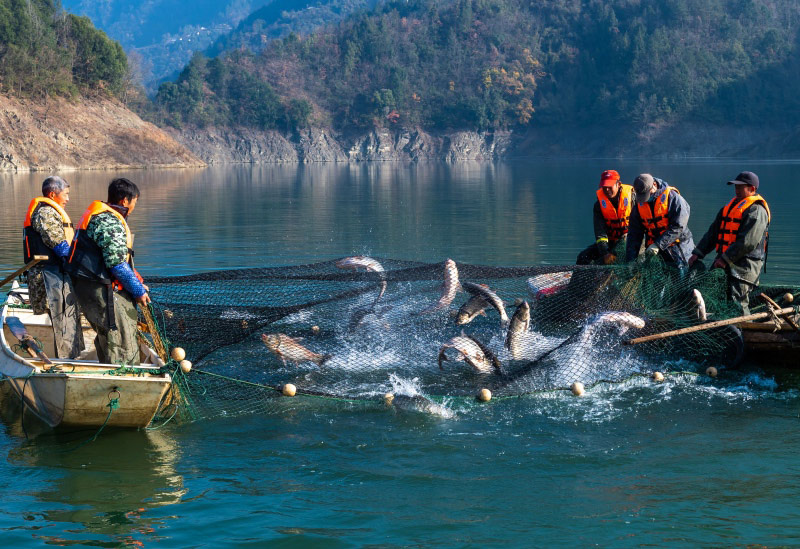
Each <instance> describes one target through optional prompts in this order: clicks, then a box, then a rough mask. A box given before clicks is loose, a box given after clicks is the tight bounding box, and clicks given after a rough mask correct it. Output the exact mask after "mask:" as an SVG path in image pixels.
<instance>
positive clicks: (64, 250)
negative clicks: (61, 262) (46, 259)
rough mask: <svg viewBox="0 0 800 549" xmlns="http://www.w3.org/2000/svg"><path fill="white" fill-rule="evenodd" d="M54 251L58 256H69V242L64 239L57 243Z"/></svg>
mask: <svg viewBox="0 0 800 549" xmlns="http://www.w3.org/2000/svg"><path fill="white" fill-rule="evenodd" d="M53 251H54V252H55V253H56V255H57V256H58V257H67V256H68V255H69V244H68V243H67V241H66V240H62V241H61V242H59V243H58V244H56V246H55V248H53Z"/></svg>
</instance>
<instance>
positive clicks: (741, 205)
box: [717, 194, 772, 259]
mask: <svg viewBox="0 0 800 549" xmlns="http://www.w3.org/2000/svg"><path fill="white" fill-rule="evenodd" d="M753 204H761V205H762V206H764V209H765V210H767V224H769V221H770V220H771V219H772V214H771V213H770V211H769V206H768V205H767V201H766V200H764V197H762V196H761V195H760V194H754V195H753V196H748V197H747V198H738V197H733V200H731V201H730V202H728V204H727V205H726V206H725V207H723V208H722V222H721V223H720V224H719V228H718V229H717V253H720V254H722V253H725V251H726V250H727V249H728V248H729V247H730V245H731V244H733V243H734V242H736V236H737V235H738V233H739V227H740V226H741V224H742V216H743V215H744V212H745V211H746V210H747V209H748V208H750V206H752V205H753ZM766 239H767V233H766V232H765V233H764V238H763V239H762V241H761V244H759V245H758V246H757V247H756V249H755V250H753V252H755V254H754V255H751V254H748V256H751V257H753V258H754V259H761V257H763V253H764V251H765V248H766Z"/></svg>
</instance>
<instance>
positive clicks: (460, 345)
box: [439, 335, 492, 374]
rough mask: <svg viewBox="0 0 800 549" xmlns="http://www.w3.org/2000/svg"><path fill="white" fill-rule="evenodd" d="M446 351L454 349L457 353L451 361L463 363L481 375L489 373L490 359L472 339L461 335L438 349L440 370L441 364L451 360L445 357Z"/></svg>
mask: <svg viewBox="0 0 800 549" xmlns="http://www.w3.org/2000/svg"><path fill="white" fill-rule="evenodd" d="M448 349H455V350H456V351H457V352H458V356H457V357H456V358H454V359H452V360H453V361H455V362H458V361H464V362H466V363H467V364H469V365H470V366H472V367H473V368H475V370H476V371H478V372H480V373H483V374H488V373H491V371H492V365H491V363H490V359H489V358H487V356H486V353H484V352H483V349H481V346H480V345H479V344H478V343H476V341H475V340H474V339H472V338H469V337H467V336H463V335H462V336H456V337H454V338H452V339H451V340H450V341H448V342H447V343H445V344H444V345H442V347H441V348H440V349H439V369H440V370H444V368H442V362H445V361H447V360H451V359H449V358H448V357H447V350H448Z"/></svg>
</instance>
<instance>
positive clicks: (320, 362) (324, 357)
mask: <svg viewBox="0 0 800 549" xmlns="http://www.w3.org/2000/svg"><path fill="white" fill-rule="evenodd" d="M332 358H333V355H331V354H325V355H322V356H320V357H319V360H318V361H315V362H317V366H322V365H323V364H325V363H326V362H328V361H329V360H330V359H332Z"/></svg>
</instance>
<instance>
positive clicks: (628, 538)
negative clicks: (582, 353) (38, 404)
mask: <svg viewBox="0 0 800 549" xmlns="http://www.w3.org/2000/svg"><path fill="white" fill-rule="evenodd" d="M608 168H614V169H617V170H619V171H620V172H621V173H622V175H623V178H624V179H625V180H626V181H628V182H629V181H631V180H632V179H633V177H634V176H635V175H636V174H637V173H638V172H640V171H651V172H652V173H653V174H654V175H656V176H660V177H663V178H664V179H666V180H667V181H669V182H670V183H671V184H673V185H675V186H677V187H678V188H679V189H680V190H681V192H682V194H683V195H684V197H685V198H686V199H687V200H688V201H689V202H690V204H691V206H692V217H691V220H692V221H691V223H690V227H691V228H692V230H693V232H694V233H695V238H696V239H699V237H700V236H702V233H703V232H704V231H705V229H706V228H707V225H708V223H710V221H711V220H712V218H713V215H714V214H715V213H716V211H717V210H718V209H719V207H721V206H722V204H723V203H725V202H727V200H729V198H730V196H731V193H732V191H731V188H730V187H727V186H726V185H724V182H725V181H726V180H728V179H731V178H732V177H734V176H735V175H736V173H738V172H739V171H741V170H744V169H751V170H753V171H756V172H757V173H758V174H759V176H760V177H761V181H762V189H761V191H762V194H763V195H764V196H765V197H766V198H767V200H768V201H769V202H770V206H771V208H772V214H773V224H772V228H771V240H770V252H769V268H768V273H767V274H766V276H765V277H764V280H765V282H771V283H788V284H798V283H800V261H798V259H797V254H796V253H795V251H794V240H793V236H794V235H796V234H800V221H798V220H797V218H796V215H795V211H796V204H797V203H798V199H800V188H798V186H797V185H796V183H795V182H796V179H797V177H796V176H797V174H798V170H800V165H795V164H763V163H747V162H731V163H717V162H715V163H691V164H689V163H669V164H663V163H662V164H655V163H644V162H642V163H636V164H633V163H627V164H625V163H616V162H608V161H602V162H580V163H576V162H569V163H566V162H565V163H558V162H547V163H541V162H516V163H504V164H466V165H458V166H447V165H443V164H421V165H400V164H368V165H325V166H301V167H299V168H298V167H295V166H285V167H281V166H278V167H273V166H270V167H255V168H251V167H242V168H220V169H209V170H204V171H141V172H131V173H126V174H124V175H127V176H128V177H131V178H132V179H133V180H134V181H136V182H137V183H139V184H140V186H141V188H142V191H143V195H142V198H141V199H140V206H139V207H138V208H137V210H136V211H135V212H134V214H133V215H132V217H131V219H130V223H131V226H132V228H133V231H134V232H135V233H136V248H137V265H138V267H139V270H140V271H141V272H142V273H143V274H144V275H145V277H147V275H148V274H184V273H192V272H199V271H207V270H213V269H226V268H233V267H257V266H264V265H282V264H302V263H307V262H312V261H319V260H323V259H331V258H337V257H342V256H345V255H351V254H354V253H359V254H371V255H375V256H381V257H393V258H400V259H414V260H423V261H442V260H443V259H444V258H446V257H451V258H454V259H456V260H458V261H463V262H468V263H479V264H491V265H512V264H514V265H529V264H539V263H551V264H560V263H565V262H570V261H574V258H575V256H576V255H577V253H578V252H579V251H580V250H581V249H582V248H583V247H585V246H586V245H588V244H589V243H591V241H592V240H593V235H592V227H591V208H592V203H593V200H594V191H595V189H596V180H597V177H598V176H599V174H600V172H601V171H602V170H604V169H608ZM117 175H120V174H118V173H114V174H109V173H102V172H91V173H78V174H71V175H70V174H67V177H68V179H69V181H70V182H71V183H72V185H73V188H72V197H73V199H72V202H70V204H69V205H68V206H67V210H68V211H69V212H70V213H71V214H72V216H73V218H74V219H77V218H79V217H80V214H81V212H82V211H83V209H84V208H85V206H86V205H87V204H88V203H89V201H91V200H92V199H95V198H103V197H104V193H105V186H106V184H107V182H108V180H109V179H110V178H111V177H113V176H117ZM41 179H43V176H42V175H32V176H28V175H16V176H11V175H3V176H0V192H2V194H1V195H0V196H2V197H3V199H2V201H0V235H3V236H2V237H0V269H2V270H3V271H4V272H7V271H10V270H12V269H13V268H15V267H17V266H18V265H19V262H20V249H19V248H20V244H21V242H20V240H21V239H20V226H21V222H22V218H23V216H24V210H25V207H26V206H27V203H28V201H29V200H30V199H31V197H32V196H34V194H35V193H36V189H37V188H38V187H39V185H40V183H41ZM686 366H687V369H691V368H692V365H691V364H687V365H686ZM282 405H283V406H284V409H282V410H280V411H279V413H275V414H270V415H266V416H259V415H252V416H245V417H237V418H221V419H217V420H214V421H209V422H204V423H194V424H188V425H179V426H173V425H169V426H167V427H166V428H165V429H162V430H159V431H149V432H146V431H142V432H124V431H123V432H109V433H103V434H102V435H101V436H100V438H99V439H98V440H97V441H95V442H93V443H91V444H88V445H85V446H82V447H80V448H78V449H77V450H73V448H74V447H75V446H76V445H77V444H78V443H80V442H82V441H83V440H85V439H86V438H88V437H89V436H90V435H91V434H92V433H91V432H84V433H75V434H69V435H60V436H53V435H50V434H47V433H45V434H42V435H40V436H38V437H36V438H34V439H31V440H26V439H25V437H24V435H23V432H22V429H21V425H20V424H19V423H13V422H12V423H6V424H3V425H2V427H0V429H2V432H0V455H3V456H5V459H4V460H2V461H0V478H2V482H0V540H2V541H3V545H4V546H8V547H23V546H24V547H31V546H45V545H77V546H94V547H128V546H133V547H135V546H147V547H223V546H241V547H269V546H280V547H286V546H295V547H309V546H310V547H361V546H375V547H396V546H432V545H437V546H447V547H450V546H453V547H466V546H498V545H511V546H518V547H529V546H536V547H551V546H559V547H560V546H565V547H573V546H587V545H598V546H601V547H631V546H641V545H655V546H668V547H675V546H686V547H696V546H706V547H729V546H744V545H756V546H758V545H764V546H770V547H772V546H796V545H800V511H798V505H797V503H796V501H797V498H798V496H800V475H798V472H799V471H798V470H799V469H800V467H798V465H797V460H796V455H797V454H798V450H800V434H798V429H797V426H798V422H800V418H798V412H799V411H800V398H798V393H797V391H796V390H795V389H793V388H792V387H791V386H787V385H779V384H778V383H776V380H775V379H774V375H773V374H772V373H770V372H762V371H757V370H755V371H754V370H748V371H738V372H722V375H721V376H720V378H718V379H717V380H714V381H711V380H709V379H707V378H702V377H701V378H698V377H696V376H680V377H671V378H668V380H667V382H666V383H664V384H660V385H654V384H651V383H650V382H648V381H645V380H635V381H631V382H629V383H627V384H618V385H601V386H599V387H596V388H594V389H592V390H591V391H590V392H589V393H588V394H587V395H586V396H585V397H584V398H581V399H577V398H574V397H571V396H568V395H566V394H563V393H556V394H552V395H537V396H529V397H521V398H518V399H510V400H502V401H493V402H492V403H490V404H488V405H478V404H477V403H472V402H457V403H456V404H455V405H454V408H455V411H456V417H455V418H453V419H442V418H436V417H430V416H427V415H422V414H417V413H410V412H401V411H393V410H391V409H388V410H387V409H385V408H383V407H382V406H377V405H368V404H363V403H347V402H336V401H329V400H322V399H316V398H301V399H292V400H288V399H287V402H286V403H285V404H282Z"/></svg>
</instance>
